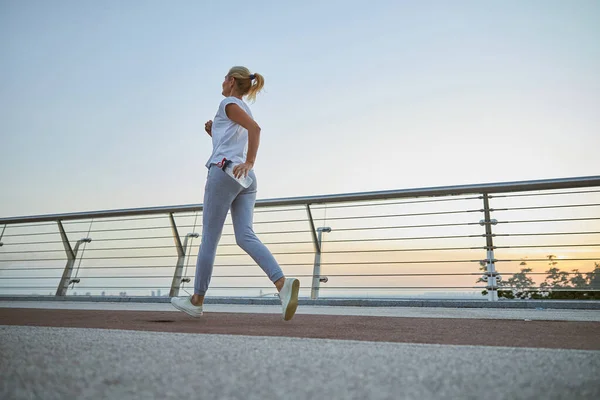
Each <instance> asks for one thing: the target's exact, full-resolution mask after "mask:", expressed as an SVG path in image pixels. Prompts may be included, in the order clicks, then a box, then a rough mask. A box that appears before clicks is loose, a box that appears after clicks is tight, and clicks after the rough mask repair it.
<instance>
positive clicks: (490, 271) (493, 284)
mask: <svg viewBox="0 0 600 400" xmlns="http://www.w3.org/2000/svg"><path fill="white" fill-rule="evenodd" d="M491 211H493V209H491V208H490V202H489V195H488V194H487V193H484V194H483V213H484V218H485V219H483V220H481V221H479V224H480V225H483V226H485V248H486V255H487V258H486V260H485V264H486V267H487V270H486V273H485V274H484V276H485V280H486V281H487V287H486V290H487V292H488V300H489V301H498V282H497V280H496V277H497V276H498V275H499V274H498V273H497V272H496V259H495V258H494V249H495V247H494V240H493V234H492V225H496V224H497V223H498V221H497V220H495V219H491V213H490V212H491Z"/></svg>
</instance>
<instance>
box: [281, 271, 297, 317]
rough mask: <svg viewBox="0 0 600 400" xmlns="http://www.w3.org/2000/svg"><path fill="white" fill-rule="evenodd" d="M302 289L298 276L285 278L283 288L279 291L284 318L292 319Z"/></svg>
mask: <svg viewBox="0 0 600 400" xmlns="http://www.w3.org/2000/svg"><path fill="white" fill-rule="evenodd" d="M299 291H300V281H299V280H298V279H296V278H285V282H284V283H283V288H281V292H279V298H280V299H281V306H282V309H283V320H284V321H289V320H290V319H292V317H293V316H294V314H295V313H296V309H297V308H298V292H299Z"/></svg>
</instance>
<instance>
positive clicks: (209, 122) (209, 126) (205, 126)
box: [204, 120, 212, 137]
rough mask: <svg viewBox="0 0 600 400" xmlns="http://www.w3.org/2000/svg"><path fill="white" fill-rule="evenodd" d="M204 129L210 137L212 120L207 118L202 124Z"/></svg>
mask: <svg viewBox="0 0 600 400" xmlns="http://www.w3.org/2000/svg"><path fill="white" fill-rule="evenodd" d="M204 130H205V131H206V133H208V136H210V137H212V120H209V121H207V122H206V123H205V124H204Z"/></svg>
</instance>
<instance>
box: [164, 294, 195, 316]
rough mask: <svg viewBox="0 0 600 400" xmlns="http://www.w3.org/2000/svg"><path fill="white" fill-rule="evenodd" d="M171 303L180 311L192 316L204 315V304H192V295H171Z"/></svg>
mask: <svg viewBox="0 0 600 400" xmlns="http://www.w3.org/2000/svg"><path fill="white" fill-rule="evenodd" d="M171 304H172V305H173V307H175V308H176V309H178V310H179V311H183V312H184V313H186V314H189V315H191V316H192V317H201V316H202V306H195V305H193V304H192V296H189V297H171Z"/></svg>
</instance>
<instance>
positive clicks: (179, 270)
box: [169, 213, 200, 297]
mask: <svg viewBox="0 0 600 400" xmlns="http://www.w3.org/2000/svg"><path fill="white" fill-rule="evenodd" d="M169 219H170V221H171V230H172V231H173V240H174V241H175V247H176V248H177V265H176V266H175V272H174V273H173V280H172V281H171V290H170V291H169V297H177V296H178V295H179V287H180V286H181V279H182V277H183V264H184V263H185V253H186V251H187V243H188V239H189V238H190V237H193V238H197V237H200V235H199V234H197V233H188V234H187V235H185V239H184V241H183V244H181V239H180V238H179V232H178V230H177V224H176V223H175V218H174V217H173V213H169Z"/></svg>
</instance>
